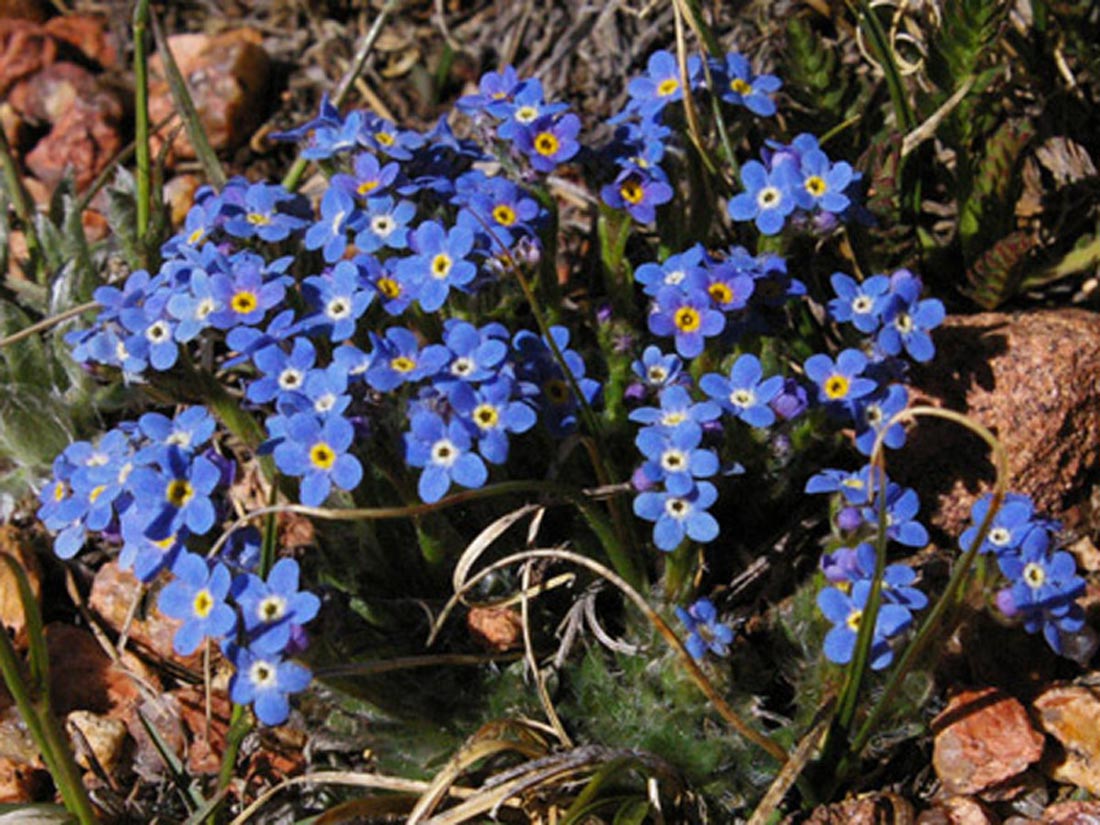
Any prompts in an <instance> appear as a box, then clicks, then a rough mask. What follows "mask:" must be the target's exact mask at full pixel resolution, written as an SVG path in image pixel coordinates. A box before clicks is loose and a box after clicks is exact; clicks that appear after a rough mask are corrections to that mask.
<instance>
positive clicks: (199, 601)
mask: <svg viewBox="0 0 1100 825" xmlns="http://www.w3.org/2000/svg"><path fill="white" fill-rule="evenodd" d="M213 609H214V597H213V596H211V595H210V591H209V590H207V589H205V588H203V589H202V590H200V591H199V592H198V593H196V594H195V598H194V599H192V601H191V610H192V611H194V613H195V615H196V616H198V617H199V618H200V619H205V618H206V617H207V616H209V615H210V611H211V610H213Z"/></svg>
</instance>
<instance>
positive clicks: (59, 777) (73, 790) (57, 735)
mask: <svg viewBox="0 0 1100 825" xmlns="http://www.w3.org/2000/svg"><path fill="white" fill-rule="evenodd" d="M0 559H3V561H4V562H5V563H6V564H7V565H8V567H9V568H10V570H11V572H12V575H14V576H15V579H16V581H17V583H18V586H19V596H20V600H21V601H22V603H23V612H24V614H25V617H26V627H27V635H28V638H30V640H31V673H30V677H31V679H30V684H29V685H28V683H27V681H26V680H25V679H24V678H23V673H22V671H21V668H20V666H19V658H18V656H16V653H15V648H14V647H13V645H12V642H11V639H10V638H9V637H8V634H7V632H6V631H5V630H3V629H2V628H0V673H3V676H4V683H5V684H6V685H7V687H8V692H9V693H10V694H11V696H12V699H14V700H15V705H16V707H17V708H18V709H19V715H20V717H21V718H22V719H23V723H24V724H25V725H26V726H27V731H28V732H29V733H30V735H31V738H32V739H34V743H35V745H37V746H38V749H39V751H41V753H42V759H43V761H44V762H45V763H46V768H47V769H48V770H49V772H50V777H51V778H52V779H53V781H54V784H55V785H57V789H58V791H60V793H61V798H62V800H63V801H64V803H65V807H66V809H68V811H69V813H71V814H72V815H73V816H75V817H76V818H77V820H78V821H79V822H80V823H81V825H94V823H96V822H98V818H97V817H96V813H95V808H94V807H93V806H92V802H91V800H90V799H89V798H88V793H87V791H86V790H85V788H84V782H83V780H82V779H81V773H80V768H79V767H78V766H77V764H76V761H75V760H74V759H73V755H72V751H71V750H70V747H69V741H68V737H66V736H65V734H64V732H63V731H62V730H61V726H60V725H59V724H58V722H57V719H56V718H55V717H54V715H53V712H52V709H51V707H50V695H49V671H48V668H49V663H48V660H47V656H46V654H45V638H44V636H43V632H42V616H41V614H40V613H39V612H38V604H37V602H36V600H35V598H34V595H33V594H32V593H31V590H30V585H29V583H28V582H27V577H26V573H24V572H23V568H22V567H20V565H19V563H18V562H16V561H15V559H13V558H12V557H11V556H8V555H7V554H0Z"/></svg>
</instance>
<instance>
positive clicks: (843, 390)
mask: <svg viewBox="0 0 1100 825" xmlns="http://www.w3.org/2000/svg"><path fill="white" fill-rule="evenodd" d="M849 386H850V385H849V383H848V379H847V378H845V377H844V376H843V375H832V376H830V377H829V380H828V381H826V382H825V396H826V397H827V398H829V399H831V400H833V401H836V400H837V399H838V398H844V396H846V395H847V394H848V387H849Z"/></svg>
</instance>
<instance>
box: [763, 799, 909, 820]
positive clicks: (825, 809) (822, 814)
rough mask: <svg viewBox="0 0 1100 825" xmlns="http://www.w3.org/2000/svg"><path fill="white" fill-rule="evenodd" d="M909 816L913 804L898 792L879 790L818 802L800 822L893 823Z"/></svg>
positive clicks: (907, 818)
mask: <svg viewBox="0 0 1100 825" xmlns="http://www.w3.org/2000/svg"><path fill="white" fill-rule="evenodd" d="M912 819H913V806H912V805H910V804H909V803H908V802H907V801H906V800H905V799H903V798H902V797H900V796H898V795H897V794H893V793H881V794H868V795H866V796H861V797H858V798H855V799H845V800H844V801H843V802H837V803H834V804H832V805H820V806H818V807H817V808H814V810H813V812H812V813H811V814H810V816H809V817H808V818H806V819H803V820H801V822H802V825H893V823H895V822H906V821H912ZM791 821H792V820H791V819H788V820H785V822H791Z"/></svg>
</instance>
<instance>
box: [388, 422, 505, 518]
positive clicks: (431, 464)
mask: <svg viewBox="0 0 1100 825" xmlns="http://www.w3.org/2000/svg"><path fill="white" fill-rule="evenodd" d="M409 423H410V430H409V432H407V433H406V434H405V459H406V460H407V461H408V462H409V466H411V467H422V468H423V470H422V472H421V473H420V481H419V483H418V484H417V492H418V493H419V494H420V498H421V499H422V500H423V501H425V502H427V503H429V504H431V503H432V502H435V501H439V500H440V499H441V498H443V496H444V495H446V493H447V490H448V489H449V488H450V486H451V482H452V481H453V482H454V483H456V484H461V485H462V486H463V487H472V488H473V487H481V486H482V485H483V484H485V481H486V480H487V479H488V477H489V471H488V470H487V469H486V468H485V463H484V462H483V461H482V460H481V458H480V456H478V455H477V454H476V453H473V452H471V451H470V436H469V434H468V432H467V431H466V428H465V427H463V426H462V424H461V422H459V421H452V422H450V423H449V424H444V423H443V419H442V418H440V417H439V416H438V415H435V414H434V413H429V412H418V413H414V414H413V416H412V419H411V421H410V422H409Z"/></svg>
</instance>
